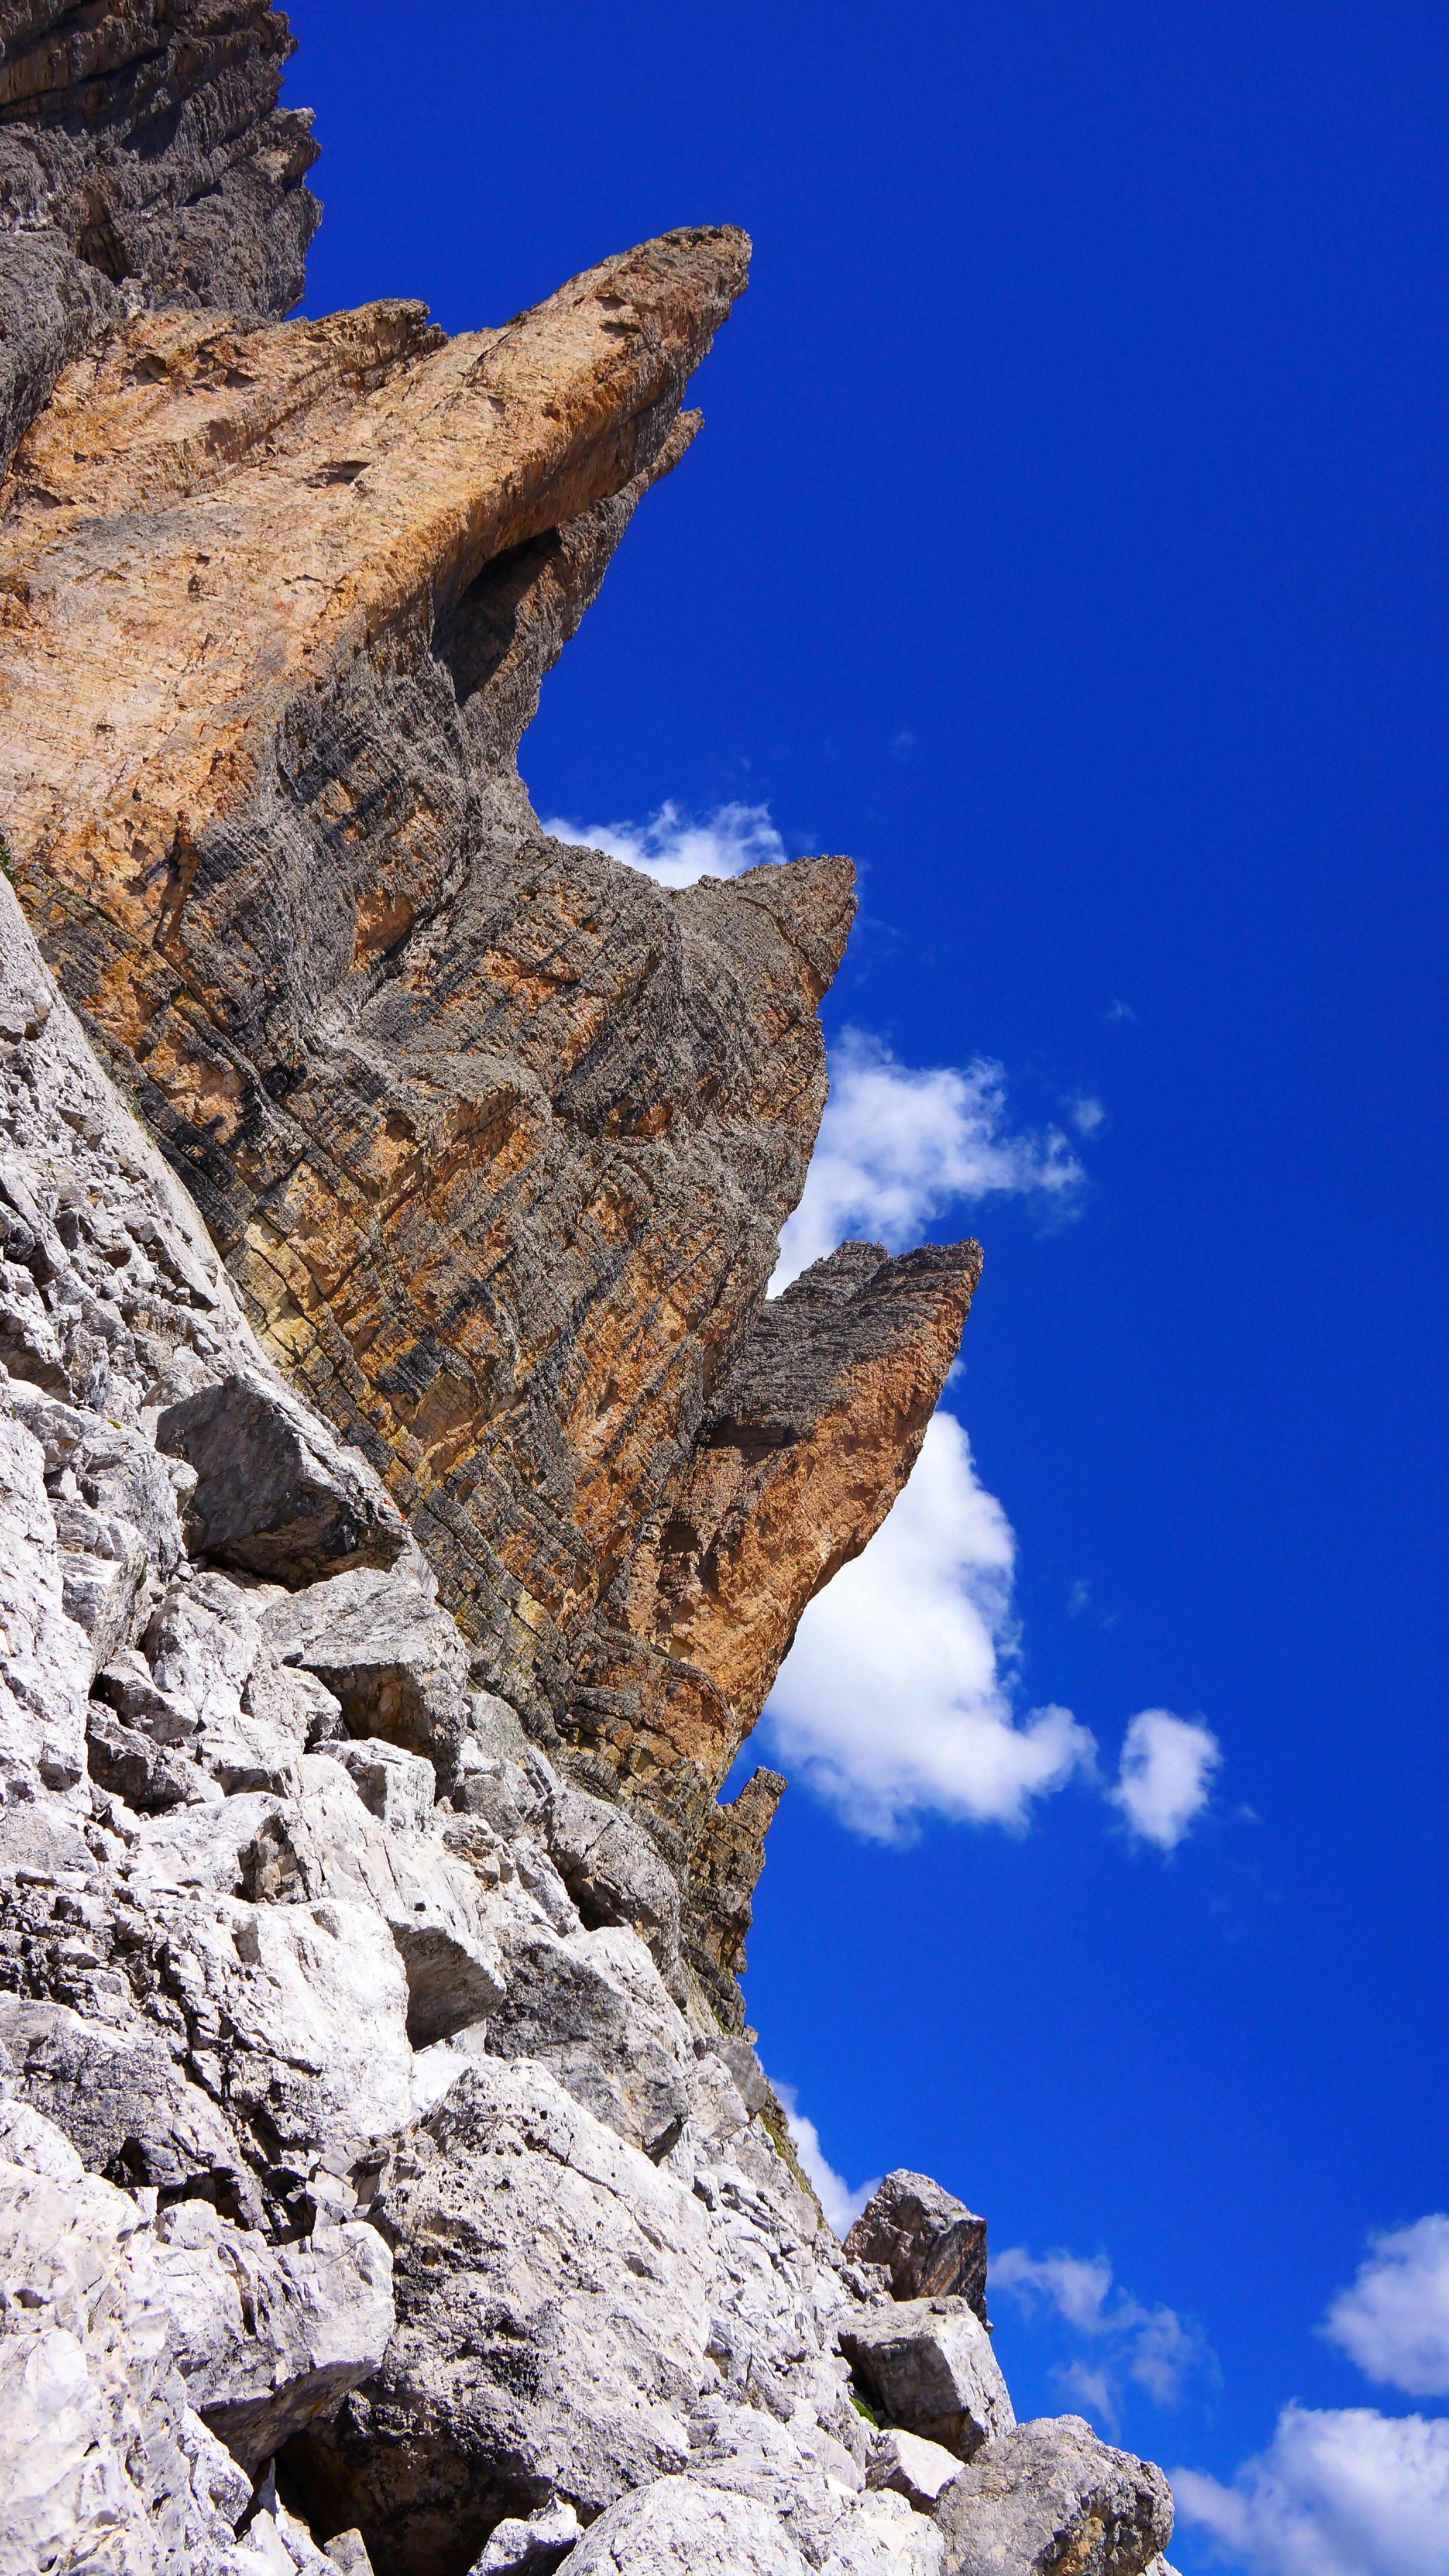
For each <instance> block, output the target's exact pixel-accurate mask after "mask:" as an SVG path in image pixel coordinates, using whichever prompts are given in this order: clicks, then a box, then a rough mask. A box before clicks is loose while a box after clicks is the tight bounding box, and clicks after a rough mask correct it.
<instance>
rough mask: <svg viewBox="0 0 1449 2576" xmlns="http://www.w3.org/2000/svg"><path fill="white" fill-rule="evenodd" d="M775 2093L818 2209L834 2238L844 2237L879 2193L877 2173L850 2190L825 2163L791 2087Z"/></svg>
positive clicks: (812, 2126) (777, 2088)
mask: <svg viewBox="0 0 1449 2576" xmlns="http://www.w3.org/2000/svg"><path fill="white" fill-rule="evenodd" d="M775 2091H776V2092H777V2093H778V2095H779V2097H780V2101H781V2104H782V2106H783V2109H784V2113H785V2118H786V2122H787V2123H788V2126H789V2130H790V2135H791V2138H792V2139H793V2140H794V2145H795V2153H796V2155H797V2156H798V2157H799V2159H800V2162H801V2164H802V2165H803V2166H804V2168H805V2171H806V2172H807V2174H808V2175H809V2176H810V2179H811V2181H812V2182H813V2184H814V2185H815V2191H816V2197H817V2198H818V2200H819V2202H820V2206H821V2208H822V2209H823V2210H824V2212H825V2215H826V2218H827V2219H828V2221H829V2223H830V2225H831V2226H832V2227H833V2228H834V2230H835V2233H836V2235H837V2236H844V2235H845V2233H846V2231H847V2229H848V2228H849V2227H851V2226H852V2225H853V2224H854V2222H855V2220H856V2219H857V2218H859V2216H860V2213H861V2211H862V2210H863V2209H864V2207H865V2204H866V2202H867V2201H868V2200H870V2199H872V2198H873V2197H874V2195H875V2194H876V2192H878V2191H879V2189H880V2186H881V2177H880V2175H879V2174H877V2175H876V2176H875V2178H874V2180H873V2181H871V2182H863V2183H862V2184H861V2186H860V2189H859V2190H858V2191H852V2190H851V2189H850V2187H849V2185H848V2183H847V2182H846V2179H845V2176H844V2174H838V2173H837V2172H836V2170H835V2167H834V2165H832V2164H830V2163H828V2162H827V2160H826V2156H825V2151H824V2149H823V2147H822V2146H821V2144H820V2132H819V2130H818V2129H817V2128H816V2126H815V2123H814V2121H813V2120H807V2119H806V2117H805V2114H804V2112H803V2111H802V2110H801V2109H800V2108H799V2102H798V2096H797V2094H796V2091H795V2087H794V2085H793V2084H777V2085H776V2086H775Z"/></svg>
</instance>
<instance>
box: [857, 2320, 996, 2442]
mask: <svg viewBox="0 0 1449 2576" xmlns="http://www.w3.org/2000/svg"><path fill="white" fill-rule="evenodd" d="M839 2338H840V2349H841V2351H842V2353H843V2354H844V2355H845V2358H846V2360H847V2361H848V2362H850V2364H851V2366H852V2368H853V2369H854V2370H855V2371H856V2373H857V2375H858V2376H859V2378H860V2379H861V2380H862V2381H863V2382H864V2383H865V2386H866V2388H867V2390H868V2391H869V2393H870V2395H871V2396H872V2397H874V2398H875V2399H876V2400H877V2402H878V2403H879V2404H880V2405H881V2406H882V2407H884V2409H885V2410H886V2413H887V2414H888V2415H889V2416H890V2418H891V2420H892V2422H893V2423H896V2424H900V2425H903V2426H904V2427H905V2429H906V2431H907V2432H910V2433H919V2434H920V2435H921V2436H922V2438H923V2439H924V2440H925V2441H928V2442H939V2443H940V2444H941V2445H942V2447H943V2448H944V2449H946V2450H948V2451H954V2452H955V2454H956V2456H957V2458H958V2459H962V2460H969V2459H970V2458H971V2457H972V2455H973V2453H975V2452H976V2451H978V2450H979V2449H980V2447H981V2445H982V2443H983V2442H989V2441H992V2440H993V2439H995V2438H996V2436H997V2435H999V2434H1002V2433H1007V2432H1009V2431H1010V2429H1011V2427H1012V2425H1013V2424H1014V2423H1015V2422H1016V2417H1015V2415H1014V2414H1013V2412H1012V2405H1011V2399H1010V2398H1009V2396H1008V2395H1007V2392H1006V2382H1005V2380H1004V2379H1003V2378H1002V2376H1001V2371H1000V2367H999V2365H998V2363H997V2359H996V2355H995V2354H994V2352H993V2351H992V2349H991V2338H990V2336H989V2335H988V2333H987V2331H986V2328H985V2327H984V2326H983V2324H982V2323H981V2320H980V2318H979V2317H978V2316H977V2314H976V2312H975V2310H974V2309H973V2308H972V2307H971V2306H970V2304H969V2302H968V2301H967V2300H965V2299H903V2300H900V2301H898V2302H896V2303H894V2304H893V2305H891V2306H890V2307H888V2308H880V2309H876V2310H875V2311H873V2312H870V2313H867V2314H866V2315H865V2316H852V2317H849V2318H847V2319H845V2320H843V2321H842V2323H841V2326H840V2330H839Z"/></svg>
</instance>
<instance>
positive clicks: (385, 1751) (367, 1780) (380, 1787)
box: [328, 1736, 438, 1833]
mask: <svg viewBox="0 0 1449 2576" xmlns="http://www.w3.org/2000/svg"><path fill="white" fill-rule="evenodd" d="M328 1758H329V1759H330V1760H331V1761H334V1762H340V1763H341V1765H342V1768H343V1770H344V1771H345V1772H346V1774H347V1776H348V1779H349V1780H350V1781H351V1782H352V1785H353V1787H354V1788H355V1789H356V1791H357V1794H358V1796H359V1798H360V1799H361V1800H362V1803H363V1805H364V1806H365V1807H366V1808H368V1809H369V1810H370V1812H371V1813H372V1814H373V1815H374V1816H376V1817H377V1818H378V1819H379V1821H380V1822H381V1823H382V1824H384V1825H390V1826H392V1827H393V1828H394V1829H395V1830H396V1831H397V1832H400V1833H406V1832H407V1831H409V1830H410V1829H412V1830H414V1831H417V1830H420V1829H421V1828H422V1827H423V1826H424V1825H427V1824H430V1823H431V1821H432V1815H433V1804H434V1801H435V1799H436V1797H437V1794H438V1782H437V1775H436V1773H435V1772H434V1770H433V1766H432V1764H431V1762H427V1761H424V1759H423V1757H422V1755H421V1754H419V1753H405V1752H404V1751H403V1749H402V1746H401V1745H400V1744H389V1743H387V1742H386V1741H385V1739H384V1738H382V1737H381V1736H364V1737H362V1738H361V1739H360V1740H356V1739H354V1738H353V1737H351V1736H343V1737H342V1738H341V1740H340V1741H339V1742H337V1743H335V1744H332V1745H330V1746H329V1747H328Z"/></svg>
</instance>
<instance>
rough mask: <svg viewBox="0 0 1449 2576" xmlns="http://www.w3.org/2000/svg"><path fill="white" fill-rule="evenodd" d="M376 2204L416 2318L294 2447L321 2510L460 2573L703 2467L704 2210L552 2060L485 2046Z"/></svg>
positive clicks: (393, 2553) (402, 2296)
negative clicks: (515, 2519) (691, 2407)
mask: <svg viewBox="0 0 1449 2576" xmlns="http://www.w3.org/2000/svg"><path fill="white" fill-rule="evenodd" d="M591 1937H593V1938H595V1939H597V1938H598V1937H599V1936H598V1935H593V1936H591ZM378 2222H379V2223H380V2224H381V2226H382V2228H383V2230H384V2233H385V2234H386V2236H387V2238H388V2240H389V2242H390V2243H391V2245H392V2247H393V2254H394V2270H393V2287H394V2293H395V2296H396V2300H397V2313H398V2324H397V2331H396V2333H395V2335H394V2337H393V2340H392V2342H391V2344H390V2345H389V2347H388V2350H387V2353H386V2355H385V2357H384V2359H383V2362H382V2366H381V2368H380V2370H379V2371H378V2372H377V2373H376V2375H375V2376H374V2377H373V2379H372V2380H370V2381H369V2382H368V2383H367V2385H366V2386H365V2387H364V2388H363V2389H361V2390H360V2391H358V2392H357V2394H356V2395H354V2396H352V2397H349V2398H348V2399H346V2400H345V2401H344V2403H343V2406H342V2408H341V2411H340V2413H339V2415H338V2417H337V2420H336V2423H335V2425H334V2426H333V2427H332V2428H331V2429H330V2430H328V2431H325V2432H320V2433H317V2434H314V2435H311V2436H309V2437H307V2438H306V2439H304V2440H303V2441H302V2442H301V2443H298V2444H294V2445H293V2448H292V2454H291V2472H290V2473H291V2475H292V2476H293V2478H294V2480H295V2481H296V2482H297V2492H298V2493H299V2494H305V2495H306V2496H307V2497H308V2498H309V2500H310V2507H311V2509H313V2510H315V2511H317V2512H319V2513H321V2514H324V2515H325V2516H326V2520H324V2522H323V2528H326V2527H328V2523H329V2522H330V2524H331V2526H332V2527H333V2528H337V2527H340V2526H342V2525H344V2524H350V2523H356V2524H357V2525H358V2527H359V2528H360V2529H361V2530H362V2532H363V2534H364V2536H365V2537H366V2539H367V2543H368V2547H369V2549H370V2550H371V2552H372V2555H373V2558H374V2561H375V2562H376V2563H378V2564H384V2565H385V2564H403V2565H406V2566H407V2567H408V2568H409V2569H411V2570H413V2571H414V2576H448V2572H449V2571H451V2570H453V2569H455V2568H456V2567H458V2566H459V2565H460V2564H461V2565H467V2564H468V2563H469V2560H468V2557H467V2552H468V2550H469V2548H470V2547H471V2549H472V2551H473V2553H474V2555H476V2554H477V2552H478V2550H479V2549H480V2548H481V2547H482V2544H483V2542H484V2540H485V2538H486V2537H487V2534H488V2532H489V2531H490V2530H491V2529H492V2527H493V2526H494V2525H495V2524H496V2523H497V2522H498V2521H499V2520H500V2519H502V2518H503V2517H504V2516H505V2515H508V2514H512V2515H515V2516H522V2515H526V2514H527V2513H528V2512H529V2511H531V2510H532V2509H533V2507H534V2506H535V2505H537V2504H541V2503H544V2502H546V2501H547V2500H548V2499H549V2498H550V2497H552V2496H557V2495H563V2496H564V2497H566V2498H567V2499H568V2500H569V2501H571V2502H572V2503H573V2504H574V2505H575V2506H576V2507H577V2508H578V2510H579V2511H580V2513H581V2514H583V2515H585V2516H588V2515H592V2514H597V2513H598V2512H600V2511H601V2510H602V2508H603V2507H604V2506H605V2505H607V2504H611V2503H612V2502H613V2501H614V2500H615V2499H616V2498H617V2497H618V2496H620V2495H623V2494H624V2493H625V2492H627V2490H629V2489H630V2488H631V2487H635V2486H647V2485H648V2483H649V2481H651V2480H653V2479H656V2478H658V2477H660V2476H664V2475H667V2474H669V2473H670V2472H671V2471H674V2470H677V2469H679V2468H681V2467H683V2466H684V2465H685V2464H686V2462H687V2460H688V2457H689V2434H688V2430H687V2426H686V2423H685V2420H684V2413H683V2410H684V2409H685V2408H686V2407H687V2406H688V2404H689V2403H690V2401H691V2400H692V2398H693V2394H694V2392H695V2390H696V2388H697V2387H698V2386H699V2385H700V2382H701V2378H702V2377H703V2375H704V2372H705V2361H704V2343H705V2336H706V2332H707V2326H706V2300H705V2289H706V2282H707V2278H708V2274H709V2271H710V2268H711V2258H710V2254H709V2248H708V2237H707V2231H706V2221H705V2212H704V2209H703V2207H702V2206H701V2204H700V2202H699V2201H698V2200H697V2199H695V2197H694V2196H693V2194H692V2193H691V2191H690V2190H689V2188H688V2186H687V2185H686V2184H684V2183H682V2182H680V2181H679V2180H677V2179H676V2178H675V2177H674V2176H673V2175H672V2174H670V2173H669V2172H668V2171H667V2170H666V2171H661V2170H660V2169H659V2168H657V2167H656V2166H654V2165H653V2164H651V2163H650V2161H649V2159H648V2157H647V2156H645V2155H643V2154H642V2153H641V2152H640V2151H639V2150H638V2149H637V2148H635V2147H632V2146H629V2145H627V2144H626V2143H625V2142H624V2140H623V2139H622V2138H620V2137H618V2136H617V2135H616V2134H615V2133H614V2132H613V2131H612V2130H611V2129H609V2128H606V2127H605V2126H604V2125H603V2124H602V2123H601V2122H599V2121H598V2120H596V2119H594V2118H593V2117H592V2116H591V2114H590V2113H589V2112H588V2111H587V2110H585V2109H583V2108H582V2107H581V2106H580V2105H579V2104H578V2103H576V2102H574V2101H572V2100H571V2099H570V2097H569V2095H568V2094H567V2093H566V2092H565V2091H564V2090H563V2089H562V2087H561V2085H560V2084H559V2083H558V2082H557V2080H556V2079H555V2077H554V2076H553V2075H552V2074H550V2073H549V2072H548V2071H546V2070H545V2069H544V2068H543V2067H541V2066H536V2065H530V2064H528V2063H526V2062H521V2061H520V2062H516V2063H512V2064H510V2063H506V2062H503V2061H500V2060H499V2059H496V2058H487V2057H483V2058H471V2059H469V2060H468V2061H467V2063H466V2065H465V2067H464V2069H463V2071H462V2073H461V2074H460V2075H459V2077H458V2079H457V2081H456V2083H455V2084H454V2085H453V2086H452V2088H451V2090H450V2091H449V2092H448V2094H447V2096H446V2097H445V2099H444V2100H443V2101H442V2102H441V2103H440V2104H439V2105H438V2107H437V2109H436V2110H434V2111H433V2112H432V2113H431V2114H430V2115H429V2117H428V2118H427V2119H426V2120H425V2121H424V2122H423V2123H422V2125H421V2127H420V2129H419V2130H418V2131H417V2132H416V2133H415V2137H414V2140H413V2141H412V2142H411V2143H410V2147H409V2151H408V2154H407V2155H406V2157H403V2158H399V2159H398V2160H397V2162H396V2163H395V2165H394V2168H393V2173H392V2176H391V2178H390V2179H389V2181H388V2183H387V2186H386V2192H385V2196H384V2198H383V2199H382V2201H381V2202H380V2204H379V2207H378Z"/></svg>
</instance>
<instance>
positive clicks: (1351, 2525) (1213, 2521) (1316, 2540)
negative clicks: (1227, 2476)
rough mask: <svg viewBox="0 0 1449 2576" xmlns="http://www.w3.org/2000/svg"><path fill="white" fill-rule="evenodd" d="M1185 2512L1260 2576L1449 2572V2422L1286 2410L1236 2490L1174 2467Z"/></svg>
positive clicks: (1360, 2411)
mask: <svg viewBox="0 0 1449 2576" xmlns="http://www.w3.org/2000/svg"><path fill="white" fill-rule="evenodd" d="M1172 2487H1173V2493H1174V2495H1175V2496H1176V2499H1177V2505H1178V2510H1179V2512H1180V2513H1181V2514H1182V2515H1184V2516H1185V2517H1186V2518H1187V2519H1188V2520H1189V2521H1192V2522H1196V2523H1198V2524H1200V2525H1201V2526H1202V2527H1203V2528H1204V2529H1205V2530H1206V2531H1208V2532H1211V2533H1212V2534H1213V2536H1214V2537H1215V2539H1216V2540H1217V2541H1218V2542H1219V2544H1220V2546H1221V2547H1222V2549H1223V2551H1224V2553H1225V2554H1226V2555H1227V2556H1228V2557H1229V2558H1230V2559H1232V2560H1233V2561H1235V2562H1236V2563H1237V2564H1238V2565H1239V2566H1242V2567H1246V2568H1248V2569H1250V2570H1251V2571H1252V2576H1449V2422H1446V2421H1444V2420H1443V2419H1439V2420H1437V2421H1426V2420H1425V2418H1424V2417H1423V2416H1422V2415H1405V2416H1397V2417H1395V2416H1387V2415H1380V2414H1378V2413H1377V2412H1376V2411H1375V2410H1374V2409H1373V2408H1372V2407H1368V2406H1350V2407H1343V2408H1322V2409H1316V2408H1311V2407H1304V2406H1285V2408H1284V2410H1283V2412H1282V2414H1281V2415H1280V2416H1279V2418H1278V2427H1277V2431H1276V2432H1275V2434H1274V2436H1273V2440H1272V2442H1271V2443H1270V2445H1269V2447H1268V2449H1267V2450H1266V2451H1265V2452H1264V2453H1263V2454H1262V2455H1261V2457H1260V2458H1258V2459H1255V2460H1249V2461H1247V2462H1246V2463H1245V2465H1244V2466H1243V2467H1242V2468H1241V2469H1239V2471H1238V2473H1237V2476H1236V2478H1235V2479H1234V2481H1233V2483H1232V2485H1231V2486H1223V2485H1220V2484H1219V2482H1218V2480H1217V2479H1216V2478H1209V2477H1204V2476H1203V2475H1202V2474H1201V2472H1200V2471H1198V2470H1196V2469H1174V2470H1173V2472H1172Z"/></svg>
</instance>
